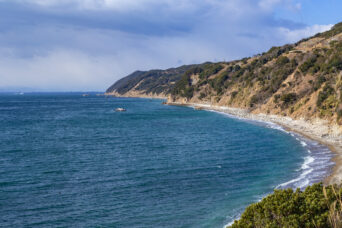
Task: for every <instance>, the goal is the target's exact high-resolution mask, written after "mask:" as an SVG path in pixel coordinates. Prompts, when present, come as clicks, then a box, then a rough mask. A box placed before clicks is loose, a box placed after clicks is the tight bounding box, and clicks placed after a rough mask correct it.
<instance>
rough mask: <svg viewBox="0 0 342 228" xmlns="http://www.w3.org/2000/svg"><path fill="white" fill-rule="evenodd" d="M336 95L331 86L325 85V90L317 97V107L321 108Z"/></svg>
mask: <svg viewBox="0 0 342 228" xmlns="http://www.w3.org/2000/svg"><path fill="white" fill-rule="evenodd" d="M334 93H335V90H334V89H333V88H332V87H331V86H330V85H328V84H327V85H325V86H324V88H323V90H322V91H321V92H319V94H318V97H317V102H316V104H317V106H318V107H321V106H322V104H323V102H324V101H325V100H326V99H327V98H328V97H329V96H330V95H332V94H334Z"/></svg>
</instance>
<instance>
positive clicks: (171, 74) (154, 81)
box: [106, 65, 195, 97]
mask: <svg viewBox="0 0 342 228" xmlns="http://www.w3.org/2000/svg"><path fill="white" fill-rule="evenodd" d="M194 66H195V65H185V66H181V67H177V68H170V69H167V70H150V71H136V72H134V73H132V74H130V75H128V76H126V77H124V78H122V79H120V80H118V81H117V82H116V83H114V84H113V85H112V86H111V87H109V88H108V89H107V91H106V94H107V95H114V96H124V97H141V96H149V97H166V96H167V94H169V93H170V92H171V89H172V88H173V86H174V85H175V83H176V82H177V81H179V80H180V79H181V77H182V75H183V74H184V73H185V72H186V71H187V70H188V69H190V68H192V67H194Z"/></svg>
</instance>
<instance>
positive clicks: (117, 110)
mask: <svg viewBox="0 0 342 228" xmlns="http://www.w3.org/2000/svg"><path fill="white" fill-rule="evenodd" d="M115 112H126V109H124V108H116V109H115Z"/></svg>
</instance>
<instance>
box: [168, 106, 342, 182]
mask: <svg viewBox="0 0 342 228" xmlns="http://www.w3.org/2000/svg"><path fill="white" fill-rule="evenodd" d="M167 104H168V105H176V106H188V107H193V108H195V109H202V110H208V111H216V112H221V113H224V114H228V115H232V116H235V117H238V118H242V119H246V120H252V121H261V122H266V123H267V122H269V123H274V124H277V125H279V126H281V127H282V128H284V129H285V130H286V131H288V132H293V133H296V134H298V135H301V136H303V137H305V138H307V139H310V140H313V141H316V142H318V143H319V144H322V145H325V146H326V147H328V148H329V150H330V152H331V153H332V154H333V155H334V156H333V158H332V159H331V161H332V162H333V163H334V165H333V168H332V170H331V172H330V174H329V175H328V176H326V177H323V180H322V181H323V183H324V184H326V185H328V184H340V183H341V182H342V142H341V141H342V140H341V138H340V137H339V136H338V135H330V134H326V133H322V132H323V131H322V128H326V126H325V125H324V124H323V123H320V122H316V123H310V122H308V121H306V120H303V119H301V120H294V119H292V118H290V117H283V116H277V115H268V114H263V113H260V114H253V113H250V112H248V111H247V110H244V109H239V108H230V107H226V106H215V105H208V104H199V103H181V102H168V103H167Z"/></svg>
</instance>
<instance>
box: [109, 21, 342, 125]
mask: <svg viewBox="0 0 342 228" xmlns="http://www.w3.org/2000/svg"><path fill="white" fill-rule="evenodd" d="M341 91H342V23H339V24H336V25H335V26H334V27H333V28H332V29H331V30H329V31H327V32H324V33H319V34H317V35H315V36H313V37H310V38H307V39H303V40H301V41H299V42H297V43H295V44H289V45H284V46H281V47H273V48H271V49H270V50H269V51H268V52H266V53H262V54H260V55H257V56H254V57H250V58H244V59H241V60H238V61H232V62H219V63H204V64H200V65H189V66H181V67H179V68H172V69H168V70H152V71H147V72H143V71H137V72H134V73H133V74H131V75H129V76H127V77H125V78H123V79H121V80H119V81H118V82H116V83H115V84H114V85H113V86H111V87H110V88H109V89H108V90H107V93H108V94H113V95H118V96H145V97H146V96H148V97H158V96H159V97H167V96H168V101H169V102H181V103H205V104H212V105H220V106H229V107H237V108H243V109H248V110H249V111H250V112H252V113H267V114H277V115H283V116H290V117H292V118H295V119H298V118H305V119H314V118H319V119H324V120H328V121H329V122H334V123H338V124H340V125H341V124H342V92H341Z"/></svg>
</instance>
